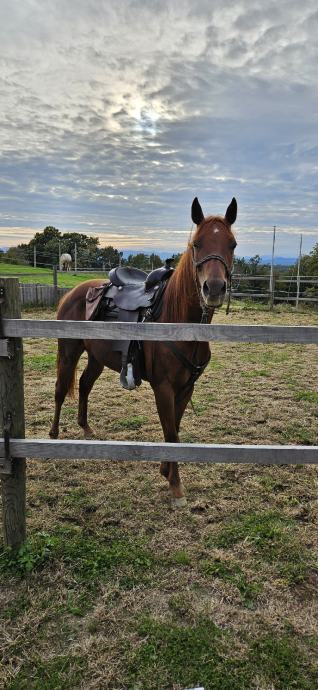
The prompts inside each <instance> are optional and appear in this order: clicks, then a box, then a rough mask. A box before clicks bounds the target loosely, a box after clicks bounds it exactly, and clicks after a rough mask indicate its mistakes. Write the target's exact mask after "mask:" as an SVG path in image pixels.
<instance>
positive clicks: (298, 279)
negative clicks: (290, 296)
mask: <svg viewBox="0 0 318 690" xmlns="http://www.w3.org/2000/svg"><path fill="white" fill-rule="evenodd" d="M302 244H303V236H302V235H300V243H299V254H298V264H297V294H296V309H298V304H299V293H300V262H301V248H302Z"/></svg>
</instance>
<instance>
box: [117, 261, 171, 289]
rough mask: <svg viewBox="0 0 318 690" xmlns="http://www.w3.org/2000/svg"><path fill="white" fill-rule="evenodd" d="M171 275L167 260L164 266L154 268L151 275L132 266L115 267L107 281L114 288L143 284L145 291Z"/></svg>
mask: <svg viewBox="0 0 318 690" xmlns="http://www.w3.org/2000/svg"><path fill="white" fill-rule="evenodd" d="M171 273H173V268H171V266H169V260H168V262H167V265H166V266H160V268H155V269H154V271H151V273H149V274H148V273H146V272H145V271H141V269H140V268H134V267H133V266H116V268H112V269H111V271H110V272H109V280H110V282H111V283H112V285H115V286H116V287H126V286H127V285H140V284H144V287H145V290H146V291H147V290H150V289H151V288H153V287H154V286H155V285H157V284H158V283H161V282H162V281H163V280H167V278H169V277H170V276H171Z"/></svg>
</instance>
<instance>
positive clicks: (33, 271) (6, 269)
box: [0, 262, 107, 288]
mask: <svg viewBox="0 0 318 690" xmlns="http://www.w3.org/2000/svg"><path fill="white" fill-rule="evenodd" d="M5 276H7V277H10V276H13V277H17V278H19V281H20V283H39V284H40V285H53V271H52V269H51V268H33V266H23V265H17V264H10V263H6V262H1V263H0V277H5ZM106 277H107V273H106V272H105V273H102V272H96V273H94V272H88V273H86V272H85V273H83V272H82V271H81V272H79V273H77V274H76V275H75V273H74V271H69V272H66V271H65V272H59V273H58V278H57V282H58V286H59V287H69V288H72V287H74V286H75V285H78V283H82V282H83V281H84V280H90V279H91V278H102V279H103V278H106Z"/></svg>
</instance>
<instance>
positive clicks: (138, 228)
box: [0, 0, 318, 256]
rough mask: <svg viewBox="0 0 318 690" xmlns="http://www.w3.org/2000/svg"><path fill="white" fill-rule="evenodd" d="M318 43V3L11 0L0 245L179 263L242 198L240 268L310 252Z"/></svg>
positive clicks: (317, 156)
mask: <svg viewBox="0 0 318 690" xmlns="http://www.w3.org/2000/svg"><path fill="white" fill-rule="evenodd" d="M317 34H318V10H317V2H316V0H304V2H299V0H297V1H296V0H280V2H277V0H267V1H266V2H265V3H264V2H263V1H262V0H239V1H238V2H235V3H234V5H233V2H232V1H231V2H230V1H229V0H197V2H195V1H192V2H191V1H190V0H189V1H186V0H169V1H168V0H167V1H166V0H152V1H150V0H144V1H142V0H67V2H66V1H65V0H51V1H48V0H23V2H21V0H0V59H1V71H0V102H1V120H0V246H9V245H12V244H13V245H14V244H17V243H18V242H21V241H28V240H29V239H30V238H31V237H32V235H33V234H34V232H35V231H37V230H41V229H42V228H43V227H44V226H45V225H55V226H56V227H58V228H60V230H62V231H71V230H76V231H80V232H85V233H88V234H90V233H91V234H98V235H99V236H100V240H101V244H102V245H105V244H113V245H114V246H116V247H117V248H119V249H125V248H132V249H138V248H142V249H145V250H150V249H162V250H167V251H169V250H170V249H171V250H172V249H177V250H179V251H180V250H182V249H183V248H184V247H185V246H186V242H187V238H188V235H189V230H190V228H191V219H190V207H191V202H192V199H193V197H194V196H198V197H199V199H200V201H201V204H202V207H203V210H204V211H205V212H206V214H207V215H208V214H211V213H215V214H223V213H224V212H225V209H226V207H227V205H228V203H229V202H230V200H231V198H232V196H236V198H237V200H238V207H239V215H238V220H237V238H238V242H239V245H238V250H237V253H238V254H240V255H253V254H255V253H257V252H258V253H261V254H263V255H264V254H270V251H271V233H272V226H273V225H274V224H275V225H277V229H278V242H277V252H278V253H279V254H280V255H285V256H295V255H296V254H297V248H298V243H299V234H300V233H301V232H302V233H303V247H304V250H305V251H309V250H310V248H311V247H312V246H313V244H314V243H315V242H317V241H318V233H317V227H318V217H317V213H318V204H317V193H318V189H317V171H318V131H317V114H318V87H317V45H318V41H317Z"/></svg>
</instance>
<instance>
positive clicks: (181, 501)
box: [171, 496, 187, 508]
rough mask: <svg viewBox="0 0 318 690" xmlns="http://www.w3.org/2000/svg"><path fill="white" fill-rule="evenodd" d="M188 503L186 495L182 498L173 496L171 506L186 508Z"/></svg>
mask: <svg viewBox="0 0 318 690" xmlns="http://www.w3.org/2000/svg"><path fill="white" fill-rule="evenodd" d="M186 505H187V499H186V497H185V496H181V497H180V498H175V497H174V496H172V497H171V508H184V506H186Z"/></svg>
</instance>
